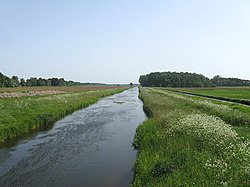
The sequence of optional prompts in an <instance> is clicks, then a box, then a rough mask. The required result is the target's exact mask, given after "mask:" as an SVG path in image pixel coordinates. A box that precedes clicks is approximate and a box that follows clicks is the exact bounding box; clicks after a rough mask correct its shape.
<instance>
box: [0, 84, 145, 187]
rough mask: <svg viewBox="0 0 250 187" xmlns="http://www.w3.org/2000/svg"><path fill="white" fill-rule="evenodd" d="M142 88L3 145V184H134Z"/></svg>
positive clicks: (0, 177) (0, 175)
mask: <svg viewBox="0 0 250 187" xmlns="http://www.w3.org/2000/svg"><path fill="white" fill-rule="evenodd" d="M145 119H146V116H145V114H144V112H143V109H142V102H141V101H140V100H139V99H138V88H133V89H129V90H126V91H124V92H122V93H120V94H116V95H113V96H110V97H107V98H104V99H102V100H100V101H99V102H97V103H96V104H94V105H91V106H90V107H88V108H86V109H82V110H79V111H77V112H75V113H73V114H72V115H69V116H67V117H65V118H64V119H62V120H60V121H58V122H57V123H55V125H54V127H53V128H52V129H50V130H48V131H44V132H40V133H37V134H36V135H33V137H30V138H28V139H25V140H22V141H20V142H19V143H18V144H17V145H16V146H14V147H10V148H5V149H1V150H0V186H110V187H112V186H119V187H122V186H128V185H129V183H130V182H131V181H132V177H133V173H132V166H133V162H134V160H135V156H136V151H135V150H134V149H133V147H132V144H131V143H132V141H133V137H134V134H135V130H136V127H137V126H138V125H139V124H140V123H141V122H142V121H144V120H145Z"/></svg>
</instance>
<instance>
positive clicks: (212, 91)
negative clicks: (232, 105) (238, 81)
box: [172, 86, 250, 101]
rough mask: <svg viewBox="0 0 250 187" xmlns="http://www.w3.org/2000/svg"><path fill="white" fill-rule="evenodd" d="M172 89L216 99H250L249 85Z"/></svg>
mask: <svg viewBox="0 0 250 187" xmlns="http://www.w3.org/2000/svg"><path fill="white" fill-rule="evenodd" d="M172 90H177V91H182V92H187V93H194V94H200V95H204V96H214V97H216V98H218V99H220V98H226V99H232V100H235V101H240V100H247V101H250V87H248V86H245V87H212V88H173V89H172Z"/></svg>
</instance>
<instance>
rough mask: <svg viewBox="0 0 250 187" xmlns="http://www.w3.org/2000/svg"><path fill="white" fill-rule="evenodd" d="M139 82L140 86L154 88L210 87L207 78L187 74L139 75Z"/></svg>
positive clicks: (159, 73)
mask: <svg viewBox="0 0 250 187" xmlns="http://www.w3.org/2000/svg"><path fill="white" fill-rule="evenodd" d="M139 82H140V84H141V86H156V87H207V86H209V85H211V83H210V80H209V79H208V78H207V77H205V76H203V75H199V74H195V73H187V72H185V73H184V72H180V73H177V72H154V73H150V74H147V75H141V76H140V78H139Z"/></svg>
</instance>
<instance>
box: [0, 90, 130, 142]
mask: <svg viewBox="0 0 250 187" xmlns="http://www.w3.org/2000/svg"><path fill="white" fill-rule="evenodd" d="M125 89H127V88H126V87H112V86H101V87H100V86H93V87H90V86H75V87H19V88H1V89H0V95H1V94H2V98H0V143H1V144H3V143H6V142H9V141H13V140H17V139H18V138H20V137H22V136H24V135H26V134H28V133H31V132H34V131H37V130H42V129H47V128H49V127H51V126H52V125H53V124H54V122H56V121H57V120H59V119H61V118H62V117H64V116H66V115H68V114H71V113H72V112H74V111H75V110H78V109H81V108H84V107H87V106H89V105H90V104H93V103H95V102H96V101H97V100H98V99H100V98H102V97H105V96H108V95H112V94H116V93H119V92H121V91H123V90H125Z"/></svg>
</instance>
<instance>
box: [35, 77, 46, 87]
mask: <svg viewBox="0 0 250 187" xmlns="http://www.w3.org/2000/svg"><path fill="white" fill-rule="evenodd" d="M37 86H46V80H45V79H42V78H39V79H38V80H37Z"/></svg>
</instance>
